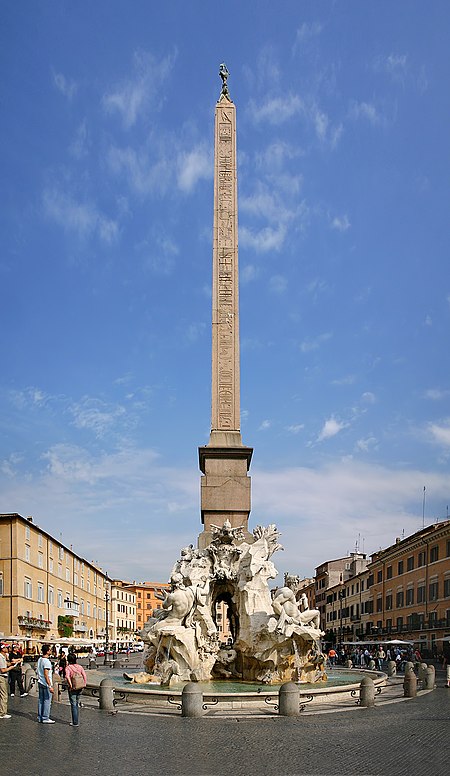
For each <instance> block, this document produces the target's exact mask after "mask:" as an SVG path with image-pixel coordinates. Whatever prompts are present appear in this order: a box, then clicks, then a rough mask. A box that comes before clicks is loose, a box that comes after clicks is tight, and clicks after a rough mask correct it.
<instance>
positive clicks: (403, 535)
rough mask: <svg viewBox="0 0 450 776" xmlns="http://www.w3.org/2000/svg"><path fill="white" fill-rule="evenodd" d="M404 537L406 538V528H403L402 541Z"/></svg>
mask: <svg viewBox="0 0 450 776" xmlns="http://www.w3.org/2000/svg"><path fill="white" fill-rule="evenodd" d="M404 538H405V529H404V528H402V541H403V539H404Z"/></svg>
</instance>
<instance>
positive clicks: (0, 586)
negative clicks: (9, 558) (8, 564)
mask: <svg viewBox="0 0 450 776" xmlns="http://www.w3.org/2000/svg"><path fill="white" fill-rule="evenodd" d="M0 595H3V571H0Z"/></svg>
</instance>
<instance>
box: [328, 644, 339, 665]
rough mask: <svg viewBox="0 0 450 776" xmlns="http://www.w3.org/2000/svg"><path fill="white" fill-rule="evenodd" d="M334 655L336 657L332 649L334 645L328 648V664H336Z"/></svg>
mask: <svg viewBox="0 0 450 776" xmlns="http://www.w3.org/2000/svg"><path fill="white" fill-rule="evenodd" d="M336 657H337V652H336V650H335V649H334V647H330V649H329V650H328V660H329V661H330V665H332V666H335V665H336Z"/></svg>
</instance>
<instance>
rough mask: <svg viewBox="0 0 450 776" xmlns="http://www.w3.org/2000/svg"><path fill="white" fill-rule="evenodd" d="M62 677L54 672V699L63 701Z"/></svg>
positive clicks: (59, 701)
mask: <svg viewBox="0 0 450 776" xmlns="http://www.w3.org/2000/svg"><path fill="white" fill-rule="evenodd" d="M61 693H62V679H61V677H60V675H59V674H56V673H54V674H53V701H54V702H55V703H61Z"/></svg>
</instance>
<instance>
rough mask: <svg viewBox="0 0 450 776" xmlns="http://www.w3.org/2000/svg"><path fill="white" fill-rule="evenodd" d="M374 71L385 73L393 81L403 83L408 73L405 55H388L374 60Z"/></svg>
mask: <svg viewBox="0 0 450 776" xmlns="http://www.w3.org/2000/svg"><path fill="white" fill-rule="evenodd" d="M374 70H375V72H378V73H387V75H389V76H390V77H391V79H392V80H393V81H396V82H397V83H404V82H405V78H406V75H407V72H408V56H407V54H394V53H391V54H388V55H387V56H380V57H377V58H376V59H375V62H374Z"/></svg>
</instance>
